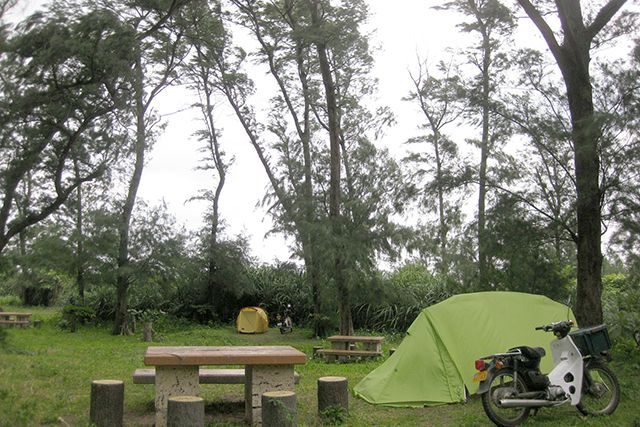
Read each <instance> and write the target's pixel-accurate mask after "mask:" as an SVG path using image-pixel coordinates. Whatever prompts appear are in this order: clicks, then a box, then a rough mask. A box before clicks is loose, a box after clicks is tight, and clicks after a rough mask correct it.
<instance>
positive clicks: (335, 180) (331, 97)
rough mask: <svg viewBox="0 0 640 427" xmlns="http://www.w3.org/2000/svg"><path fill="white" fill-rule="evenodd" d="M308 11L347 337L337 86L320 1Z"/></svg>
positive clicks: (348, 317) (349, 326) (348, 301)
mask: <svg viewBox="0 0 640 427" xmlns="http://www.w3.org/2000/svg"><path fill="white" fill-rule="evenodd" d="M309 9H310V12H311V29H312V30H313V31H314V33H315V40H314V44H315V46H316V51H317V55H318V62H319V65H320V74H321V76H322V84H323V87H324V96H325V102H326V105H325V107H326V114H327V122H328V123H327V126H328V131H329V152H330V163H329V164H330V178H329V221H330V224H331V232H332V235H333V242H334V247H333V262H334V263H335V264H334V265H333V274H332V277H333V280H334V283H335V284H336V287H337V289H338V296H339V312H340V333H341V334H345V335H350V334H352V332H353V322H352V320H351V298H350V296H349V288H348V286H347V284H346V283H345V278H344V271H343V270H344V265H343V264H344V253H343V251H344V249H343V247H342V245H343V243H342V233H343V230H342V227H343V224H342V223H343V221H342V213H341V194H342V190H341V185H342V184H341V182H340V175H341V171H342V161H341V148H340V133H341V132H340V120H339V116H338V101H337V99H336V98H337V92H338V90H337V87H336V83H335V82H334V78H333V73H332V72H331V65H330V64H329V55H328V48H327V38H328V36H327V33H326V31H324V32H323V28H322V26H323V25H326V23H325V22H323V18H321V16H324V14H321V10H320V0H310V1H309Z"/></svg>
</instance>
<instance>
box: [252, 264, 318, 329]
mask: <svg viewBox="0 0 640 427" xmlns="http://www.w3.org/2000/svg"><path fill="white" fill-rule="evenodd" d="M250 274H251V281H252V282H253V285H254V286H255V289H256V293H255V294H253V295H252V296H251V297H250V299H246V300H245V301H246V302H247V303H248V304H247V305H259V306H261V307H263V308H264V309H265V310H266V312H267V314H269V318H270V319H275V318H276V315H282V313H284V311H285V308H286V307H287V305H288V304H291V310H290V311H291V319H292V320H293V322H294V324H295V325H309V324H312V321H313V320H314V319H313V318H312V317H311V316H312V314H313V301H312V296H311V288H310V286H309V283H308V281H307V278H306V276H305V274H304V271H303V270H302V269H301V268H299V267H297V266H296V265H295V264H291V263H281V264H278V265H274V266H271V265H260V266H256V267H254V268H252V269H251V272H250Z"/></svg>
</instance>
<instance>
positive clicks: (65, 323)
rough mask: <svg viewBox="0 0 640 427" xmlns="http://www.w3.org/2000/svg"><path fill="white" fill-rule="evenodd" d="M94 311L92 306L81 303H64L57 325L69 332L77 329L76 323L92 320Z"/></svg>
mask: <svg viewBox="0 0 640 427" xmlns="http://www.w3.org/2000/svg"><path fill="white" fill-rule="evenodd" d="M95 317H96V311H95V310H94V309H93V308H92V307H88V306H82V305H65V306H64V308H63V309H62V320H61V321H60V323H59V326H60V327H61V328H62V329H68V330H70V331H71V332H75V331H77V330H78V325H84V324H86V323H89V322H91V321H93V320H94V319H95Z"/></svg>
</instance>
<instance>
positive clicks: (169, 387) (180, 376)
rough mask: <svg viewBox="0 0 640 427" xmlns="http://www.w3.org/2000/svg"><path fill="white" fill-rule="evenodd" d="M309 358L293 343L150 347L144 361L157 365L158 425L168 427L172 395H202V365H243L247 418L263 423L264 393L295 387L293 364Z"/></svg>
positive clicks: (149, 364)
mask: <svg viewBox="0 0 640 427" xmlns="http://www.w3.org/2000/svg"><path fill="white" fill-rule="evenodd" d="M306 360H307V358H306V356H305V354H304V353H303V352H301V351H299V350H296V349H295V348H293V347H291V346H222V347H194V346H183V347H161V346H158V347H156V346H151V347H148V348H147V351H146V353H145V355H144V364H145V365H147V366H155V375H154V384H155V390H156V398H155V406H156V422H155V425H156V427H166V425H167V401H168V399H169V398H170V397H171V396H198V395H199V392H200V366H207V365H244V396H245V399H244V404H245V418H246V421H247V422H248V423H249V424H251V425H254V424H257V425H260V424H261V423H262V394H263V393H264V392H267V391H273V390H293V389H294V385H295V380H294V377H295V375H294V372H295V371H294V369H293V368H294V365H300V364H304V363H306ZM236 378H237V376H236Z"/></svg>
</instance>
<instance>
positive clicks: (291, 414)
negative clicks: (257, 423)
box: [262, 390, 298, 427]
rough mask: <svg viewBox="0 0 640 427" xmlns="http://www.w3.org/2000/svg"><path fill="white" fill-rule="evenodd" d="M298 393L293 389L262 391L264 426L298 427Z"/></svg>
mask: <svg viewBox="0 0 640 427" xmlns="http://www.w3.org/2000/svg"><path fill="white" fill-rule="evenodd" d="M297 425H298V414H297V410H296V394H295V393H294V392H292V391H286V390H280V391H267V392H265V393H262V427H296V426H297Z"/></svg>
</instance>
